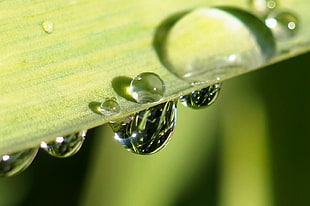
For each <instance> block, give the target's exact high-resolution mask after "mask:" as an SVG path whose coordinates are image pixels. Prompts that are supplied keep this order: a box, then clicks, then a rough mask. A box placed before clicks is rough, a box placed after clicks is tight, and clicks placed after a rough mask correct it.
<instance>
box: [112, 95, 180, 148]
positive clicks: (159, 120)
mask: <svg viewBox="0 0 310 206" xmlns="http://www.w3.org/2000/svg"><path fill="white" fill-rule="evenodd" d="M176 103H177V101H169V102H166V103H162V104H159V105H156V106H153V107H150V108H148V109H146V110H143V111H140V112H137V113H135V114H133V115H130V116H128V117H127V118H125V119H123V120H119V121H114V122H110V126H111V128H112V129H113V131H114V133H115V135H114V138H115V139H116V140H117V141H118V142H119V143H120V144H121V145H123V146H124V147H125V149H127V150H129V151H131V152H133V153H136V154H153V153H155V152H157V151H159V150H161V149H162V148H164V147H165V146H166V145H167V144H168V142H169V141H170V139H171V135H172V133H173V131H174V128H175V124H176V115H177V106H176Z"/></svg>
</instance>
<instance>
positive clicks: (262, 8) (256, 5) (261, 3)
mask: <svg viewBox="0 0 310 206" xmlns="http://www.w3.org/2000/svg"><path fill="white" fill-rule="evenodd" d="M250 5H251V7H252V8H253V10H254V12H255V13H256V14H258V15H259V16H265V15H266V14H268V13H269V12H270V11H272V10H274V9H275V8H276V7H278V2H277V1H276V0H251V1H250Z"/></svg>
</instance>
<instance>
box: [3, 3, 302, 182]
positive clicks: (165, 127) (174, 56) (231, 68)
mask: <svg viewBox="0 0 310 206" xmlns="http://www.w3.org/2000/svg"><path fill="white" fill-rule="evenodd" d="M252 5H253V7H254V10H255V12H256V13H257V16H254V15H253V14H251V13H249V12H247V11H244V10H241V9H237V8H230V7H214V8H200V9H195V10H192V11H190V12H184V13H182V15H180V14H178V15H176V16H173V18H171V19H168V20H167V21H165V22H164V24H163V25H161V26H160V27H159V29H158V32H157V35H155V41H154V48H155V50H156V52H157V54H158V57H159V59H160V61H161V62H162V63H163V65H164V66H165V67H166V68H167V69H168V70H169V71H170V72H172V73H173V74H175V75H176V76H177V77H179V78H181V79H184V80H186V81H188V82H189V83H190V84H192V83H193V82H196V83H197V82H198V83H201V84H206V83H208V82H213V84H211V85H210V84H209V86H207V87H206V88H203V89H200V90H195V91H192V92H190V93H189V94H186V95H183V96H181V97H180V98H179V100H180V102H181V103H182V104H183V105H184V106H186V107H189V108H192V109H201V108H205V107H207V106H210V105H211V104H212V103H214V101H215V100H216V98H217V97H218V95H219V92H220V90H221V87H222V83H221V82H219V79H220V77H221V76H222V75H225V76H229V74H233V73H237V72H238V71H239V70H240V68H243V69H244V68H255V67H257V66H260V65H262V64H264V63H266V62H267V61H269V60H270V58H272V56H273V54H274V51H275V42H274V38H273V35H274V36H275V37H276V38H279V39H285V38H287V37H291V36H294V35H295V32H296V29H297V24H298V20H297V17H296V16H295V15H293V14H292V13H290V12H286V11H281V10H280V11H278V10H277V9H276V8H277V5H278V4H277V2H276V1H274V0H253V1H252ZM255 12H254V13H255ZM259 18H261V19H264V21H261V20H260V19H259ZM192 22H195V23H194V24H192ZM42 28H43V30H44V31H45V32H46V33H48V34H51V33H52V32H53V30H54V25H53V23H52V22H50V21H44V22H42ZM270 29H271V30H272V32H271V31H270ZM272 33H273V34H272ZM221 35H222V36H221ZM227 35H228V36H227ZM214 39H216V40H217V41H213V40H214ZM219 39H220V40H221V41H219ZM245 40H246V41H245ZM180 42H182V43H180ZM193 85H195V84H193ZM165 90H166V86H165V83H164V81H163V80H162V79H161V78H160V76H159V75H157V74H155V73H152V72H143V73H141V74H139V75H137V76H136V77H134V78H133V79H132V80H131V83H130V86H129V92H130V94H131V96H132V98H133V99H134V100H135V101H136V103H139V104H148V103H154V102H158V101H160V100H161V99H162V98H163V97H164V95H165ZM177 102H178V100H171V101H168V102H164V103H160V104H158V105H156V106H150V107H149V108H147V109H145V110H143V111H140V112H136V113H134V114H132V115H129V116H127V117H126V118H122V119H120V120H116V121H111V122H110V123H109V125H110V126H111V128H112V130H113V131H114V133H115V135H114V138H115V140H116V141H118V142H119V143H120V144H121V145H123V146H124V147H125V149H127V150H129V151H131V152H133V153H136V154H153V153H155V152H157V151H159V150H161V149H162V148H164V147H165V146H166V145H167V144H168V142H169V141H170V139H171V136H172V133H173V131H174V128H175V125H176V115H177ZM97 111H98V113H100V114H101V115H104V116H111V115H116V114H118V113H119V112H120V111H121V107H120V104H119V103H118V101H117V99H116V98H115V97H111V98H105V99H104V100H103V101H102V102H101V103H100V104H99V105H98V108H97ZM85 135H86V130H83V131H80V132H77V133H74V134H70V135H66V136H61V137H56V138H55V139H54V140H53V141H49V142H42V143H41V145H40V147H41V148H42V149H43V150H44V151H46V152H47V153H48V154H50V155H51V156H54V157H59V158H65V157H70V156H72V155H74V154H75V153H76V152H78V151H79V149H80V148H81V146H82V144H83V142H84V138H85ZM38 150H39V148H32V149H27V150H24V151H20V152H16V153H12V154H6V155H2V156H1V157H0V158H1V159H0V176H3V177H8V176H13V175H16V174H18V173H20V172H22V171H23V170H25V169H26V168H27V167H28V166H29V165H30V164H31V162H32V161H33V159H34V158H35V156H36V154H37V152H38Z"/></svg>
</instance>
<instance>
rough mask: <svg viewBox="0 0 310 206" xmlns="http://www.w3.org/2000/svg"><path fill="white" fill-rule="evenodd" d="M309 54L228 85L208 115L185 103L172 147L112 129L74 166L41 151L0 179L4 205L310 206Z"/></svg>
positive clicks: (98, 134) (95, 134) (97, 136)
mask: <svg viewBox="0 0 310 206" xmlns="http://www.w3.org/2000/svg"><path fill="white" fill-rule="evenodd" d="M309 58H310V54H309V53H308V54H304V55H302V56H299V57H296V58H293V59H289V60H286V61H283V62H281V63H278V64H275V65H272V66H269V67H267V68H264V69H261V70H258V71H255V72H251V73H248V74H245V75H242V76H240V77H238V78H234V79H231V80H228V81H225V82H224V83H223V89H222V91H221V94H220V96H219V99H218V100H217V102H215V104H214V105H212V106H211V107H209V108H207V109H204V110H191V109H188V108H185V107H183V105H181V104H179V105H178V110H179V111H178V120H177V127H176V131H175V134H174V136H173V138H172V141H171V142H170V144H169V145H168V146H167V147H166V148H165V149H163V150H162V151H160V152H159V153H156V154H154V155H149V156H139V155H135V154H132V153H129V152H127V151H125V150H124V149H123V148H122V147H121V146H120V145H119V144H118V143H117V142H115V141H114V140H113V139H112V137H113V134H112V132H111V130H110V128H109V127H108V126H103V127H100V128H96V129H93V130H90V131H89V132H88V134H87V139H86V141H85V144H84V145H83V147H82V149H81V151H80V152H79V153H78V154H77V155H75V156H74V157H71V158H68V159H56V158H53V157H50V156H48V155H47V154H45V153H44V152H42V151H41V152H40V153H39V155H38V157H37V158H36V159H35V161H34V162H33V164H32V165H31V166H30V168H29V169H27V170H26V171H25V172H23V173H22V174H20V175H18V176H16V177H12V178H7V179H0V206H18V205H23V206H24V205H25V206H26V205H31V206H35V205H45V206H49V205H51V206H52V205H80V206H88V205H90V206H93V205H96V206H101V205H107V206H127V205H135V206H144V205H148V206H153V205H154V206H185V205H186V206H187V205H195V206H200V205H201V206H202V205H204V206H205V205H210V206H256V205H257V206H258V205H259V206H292V205H294V206H299V205H310V189H309V185H310V164H309V162H310V149H309V148H310V132H309V129H310V127H309V126H310V125H309V124H310V109H309V105H310V95H309V94H310V83H309V77H310V71H309V69H310V61H309Z"/></svg>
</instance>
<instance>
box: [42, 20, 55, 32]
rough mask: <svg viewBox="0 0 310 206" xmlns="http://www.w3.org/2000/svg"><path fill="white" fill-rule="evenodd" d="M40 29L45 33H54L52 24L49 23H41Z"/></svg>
mask: <svg viewBox="0 0 310 206" xmlns="http://www.w3.org/2000/svg"><path fill="white" fill-rule="evenodd" d="M42 28H43V30H44V31H45V32H46V33H48V34H51V33H53V31H54V24H53V22H51V21H44V22H42Z"/></svg>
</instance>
